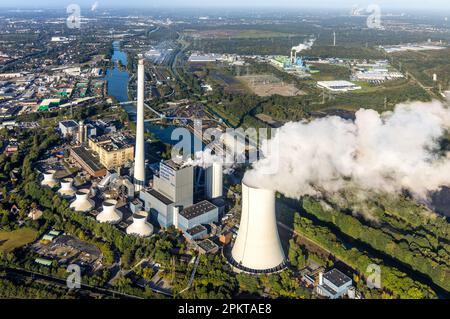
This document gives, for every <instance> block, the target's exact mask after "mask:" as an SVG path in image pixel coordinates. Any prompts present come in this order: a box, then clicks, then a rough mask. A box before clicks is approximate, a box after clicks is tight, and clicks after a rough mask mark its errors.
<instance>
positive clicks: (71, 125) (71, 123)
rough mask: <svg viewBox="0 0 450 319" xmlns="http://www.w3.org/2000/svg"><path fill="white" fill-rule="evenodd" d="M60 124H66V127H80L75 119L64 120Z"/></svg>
mask: <svg viewBox="0 0 450 319" xmlns="http://www.w3.org/2000/svg"><path fill="white" fill-rule="evenodd" d="M60 124H62V125H64V126H65V127H78V123H77V122H75V121H73V120H69V121H62V122H61V123H60Z"/></svg>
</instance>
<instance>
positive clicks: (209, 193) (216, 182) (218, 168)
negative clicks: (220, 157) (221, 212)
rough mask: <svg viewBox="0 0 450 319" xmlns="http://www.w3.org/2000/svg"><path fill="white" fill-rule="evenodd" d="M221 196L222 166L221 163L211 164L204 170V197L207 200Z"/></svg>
mask: <svg viewBox="0 0 450 319" xmlns="http://www.w3.org/2000/svg"><path fill="white" fill-rule="evenodd" d="M222 196H223V166H222V164H221V163H213V165H212V166H210V167H208V168H207V169H206V197H207V198H208V199H214V198H219V197H222Z"/></svg>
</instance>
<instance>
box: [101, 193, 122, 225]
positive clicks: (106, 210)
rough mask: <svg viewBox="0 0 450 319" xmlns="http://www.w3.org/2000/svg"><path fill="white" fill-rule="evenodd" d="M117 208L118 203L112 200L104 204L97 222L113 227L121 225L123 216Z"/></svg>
mask: <svg viewBox="0 0 450 319" xmlns="http://www.w3.org/2000/svg"><path fill="white" fill-rule="evenodd" d="M116 206H117V201H115V200H112V199H111V200H107V201H105V202H103V211H102V212H101V213H100V214H98V215H97V221H98V222H100V223H108V224H113V225H114V224H118V223H120V221H121V220H122V216H123V214H122V213H121V212H120V211H119V210H117V208H116Z"/></svg>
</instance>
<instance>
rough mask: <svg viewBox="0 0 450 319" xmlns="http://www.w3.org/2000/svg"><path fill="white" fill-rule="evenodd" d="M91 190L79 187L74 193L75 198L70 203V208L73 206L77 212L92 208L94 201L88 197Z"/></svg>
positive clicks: (84, 211)
mask: <svg viewBox="0 0 450 319" xmlns="http://www.w3.org/2000/svg"><path fill="white" fill-rule="evenodd" d="M90 194H91V191H90V190H89V189H80V190H79V191H77V192H76V193H75V197H76V198H75V200H74V201H73V202H72V204H70V208H73V209H74V210H75V211H77V212H82V213H86V212H90V211H91V210H93V209H94V207H95V203H94V201H93V200H92V199H90V197H89V196H90Z"/></svg>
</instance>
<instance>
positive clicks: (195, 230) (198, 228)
mask: <svg viewBox="0 0 450 319" xmlns="http://www.w3.org/2000/svg"><path fill="white" fill-rule="evenodd" d="M205 230H207V229H206V227H205V226H203V225H197V226H195V227H192V228H191V229H188V230H187V231H186V233H188V234H189V235H191V236H195V235H197V234H200V233H201V232H204V231H205Z"/></svg>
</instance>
